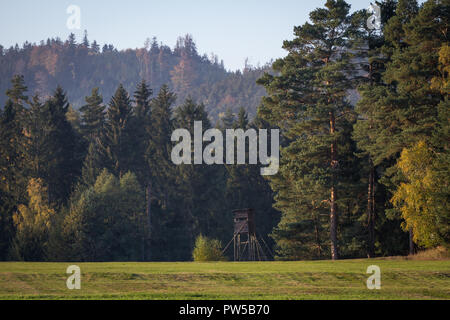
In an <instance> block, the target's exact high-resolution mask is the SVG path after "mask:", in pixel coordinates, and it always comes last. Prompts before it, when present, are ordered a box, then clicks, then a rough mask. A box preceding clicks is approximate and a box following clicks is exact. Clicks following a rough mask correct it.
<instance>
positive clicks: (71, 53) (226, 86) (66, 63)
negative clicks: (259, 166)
mask: <svg viewBox="0 0 450 320" xmlns="http://www.w3.org/2000/svg"><path fill="white" fill-rule="evenodd" d="M268 70H270V66H263V67H254V66H252V65H250V64H249V63H248V62H245V67H244V69H243V70H242V71H241V70H238V71H236V72H231V71H226V70H225V67H224V65H223V61H219V58H218V57H217V55H215V54H213V53H211V54H210V55H209V56H208V55H206V54H203V55H200V54H199V53H198V51H197V46H196V44H195V42H194V39H193V38H192V36H191V35H189V34H187V35H185V36H183V37H179V38H178V39H177V43H176V45H175V47H174V48H173V49H172V48H170V47H169V46H167V45H164V44H163V43H158V41H157V39H156V37H153V38H152V39H151V40H150V39H147V40H146V41H145V43H144V47H143V48H139V49H127V50H121V51H119V50H117V49H116V48H115V47H114V46H113V45H111V44H105V45H103V46H102V48H100V45H99V44H98V43H97V41H95V40H94V41H92V43H91V42H90V41H89V39H88V34H87V31H86V30H85V35H84V38H83V39H82V41H81V42H80V43H77V40H76V38H75V35H74V34H73V33H71V34H70V35H69V38H68V39H67V40H66V41H62V40H61V39H59V38H52V39H50V38H49V39H47V40H46V41H41V42H40V43H39V44H32V43H29V42H25V43H24V44H23V45H22V46H21V47H20V46H19V45H16V46H12V47H10V48H8V49H4V48H3V47H2V46H1V45H0V75H1V76H0V92H2V93H4V92H5V91H6V90H7V89H8V87H9V85H10V79H11V78H12V77H13V76H14V75H16V74H20V75H23V76H24V77H25V79H26V80H27V84H28V87H29V88H28V89H29V92H31V94H35V93H39V95H40V96H42V97H48V96H50V95H51V94H52V91H53V90H54V89H55V87H56V86H58V85H60V86H62V87H63V88H64V89H65V90H67V97H68V99H69V101H70V104H71V105H72V106H73V107H74V108H75V109H79V108H80V107H81V106H83V105H84V103H85V101H84V97H85V96H87V95H88V94H90V92H91V90H92V88H95V87H98V88H99V89H100V91H101V92H102V94H103V95H104V96H105V97H111V96H112V95H113V94H114V92H115V89H116V88H117V86H118V84H119V83H121V84H122V85H123V86H124V88H125V89H126V90H127V91H132V90H134V89H135V88H136V86H137V85H138V84H139V83H140V81H141V80H145V81H146V82H147V83H148V84H149V86H150V88H151V89H153V90H157V89H159V88H160V87H161V86H162V85H163V84H167V85H168V86H169V88H170V89H171V90H173V92H174V93H176V95H177V98H178V102H180V103H182V102H183V101H184V100H185V99H186V98H187V97H189V96H190V97H192V98H194V99H196V100H201V101H202V102H203V103H204V104H205V107H206V111H208V114H209V116H210V117H211V119H214V121H215V120H217V119H218V118H219V115H223V113H224V112H225V111H226V110H227V109H231V110H232V111H233V112H234V113H237V112H239V108H240V107H245V108H246V110H247V112H248V113H249V114H250V115H251V116H252V117H253V116H255V114H256V109H257V107H258V104H259V101H260V99H261V97H262V96H263V95H264V94H265V91H264V88H263V87H262V86H258V85H257V84H256V80H257V79H258V78H259V77H261V76H262V75H263V73H264V71H268ZM5 102H6V96H4V95H1V96H0V105H2V106H3V105H4V103H5Z"/></svg>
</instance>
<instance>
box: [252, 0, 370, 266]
mask: <svg viewBox="0 0 450 320" xmlns="http://www.w3.org/2000/svg"><path fill="white" fill-rule="evenodd" d="M349 9H350V6H349V5H348V4H347V3H346V2H345V1H343V0H335V1H334V0H329V1H327V2H326V4H325V8H320V9H316V10H314V11H313V12H311V14H310V20H311V22H312V23H309V22H307V23H305V24H304V25H303V26H300V27H295V29H294V33H295V36H296V38H295V39H294V40H292V41H285V42H284V46H283V47H284V49H286V50H287V51H288V52H289V53H288V56H287V57H286V58H284V59H279V60H277V61H276V62H275V63H274V64H273V68H274V69H275V71H278V72H280V75H279V76H276V75H275V76H272V75H269V74H266V75H265V76H264V77H263V78H262V79H260V80H259V83H260V84H263V85H264V86H265V87H266V89H267V91H268V92H269V97H267V98H264V99H263V103H262V106H261V107H260V110H259V114H260V115H261V117H262V118H263V119H265V120H267V121H268V122H269V123H271V124H273V125H276V126H279V127H281V128H282V129H283V130H282V134H283V135H284V137H285V138H286V140H287V142H286V146H285V147H284V148H282V151H281V168H280V172H279V173H278V174H277V175H275V176H274V177H272V188H273V190H274V191H275V192H277V193H278V195H277V198H276V201H277V203H276V208H278V209H279V210H281V211H282V213H283V216H282V220H281V222H280V224H279V226H278V229H277V230H275V234H274V236H275V238H276V240H277V243H278V245H279V246H280V248H281V250H280V254H281V255H284V256H287V257H290V258H298V257H301V256H302V255H304V254H309V255H312V256H316V257H317V256H322V255H323V252H324V248H325V243H324V241H323V231H322V230H323V229H324V228H328V229H329V235H330V249H331V257H332V259H338V257H339V253H338V211H337V210H338V208H337V205H338V202H339V199H338V195H339V193H341V194H345V192H346V185H347V184H348V183H347V182H346V180H347V179H346V177H345V176H344V174H343V173H344V172H346V170H345V167H346V166H349V165H351V161H350V162H349V161H348V160H347V153H348V152H351V150H349V149H348V145H349V142H348V139H349V137H348V136H346V134H348V130H347V128H348V127H349V125H351V122H352V119H353V118H354V117H353V112H352V106H351V105H350V103H349V102H348V101H347V99H346V98H347V94H348V93H347V92H348V90H349V89H351V88H352V86H353V85H352V79H351V72H352V64H353V63H354V62H352V61H351V60H350V58H351V56H352V54H351V53H350V49H352V46H353V40H354V39H355V38H356V36H357V30H358V27H359V25H360V23H361V21H360V20H358V19H357V16H355V17H352V16H350V15H349ZM339 148H341V150H339ZM339 188H341V189H340V190H339ZM327 208H328V210H329V224H328V226H327V224H326V223H324V221H322V220H323V218H322V217H323V214H324V212H325V210H326V209H327ZM313 230H314V231H313ZM313 239H314V240H313ZM311 243H313V245H312V246H311V249H308V248H306V244H308V245H310V244H311ZM301 247H303V248H301ZM313 247H315V253H314V251H313V249H312V248H313ZM305 249H306V251H307V252H309V253H305V252H301V251H305ZM296 252H297V253H296Z"/></svg>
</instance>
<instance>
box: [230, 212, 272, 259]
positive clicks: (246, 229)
mask: <svg viewBox="0 0 450 320" xmlns="http://www.w3.org/2000/svg"><path fill="white" fill-rule="evenodd" d="M232 213H233V221H234V233H233V239H231V241H230V242H229V243H228V245H227V246H226V247H225V249H224V250H223V251H224V252H225V251H226V250H227V249H228V247H229V245H230V244H231V242H233V247H234V250H233V251H234V261H242V260H247V261H261V260H267V256H266V254H265V253H264V250H263V248H262V247H261V245H260V243H259V241H258V238H257V237H256V228H255V212H254V211H253V209H238V210H233V211H232ZM262 241H263V243H264V245H265V246H266V247H267V245H266V243H265V242H264V239H262ZM267 250H268V252H269V253H270V250H269V248H268V247H267Z"/></svg>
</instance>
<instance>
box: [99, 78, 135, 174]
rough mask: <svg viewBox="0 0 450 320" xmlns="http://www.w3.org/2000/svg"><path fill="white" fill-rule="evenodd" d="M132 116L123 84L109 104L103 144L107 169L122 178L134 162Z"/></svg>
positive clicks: (129, 101)
mask: <svg viewBox="0 0 450 320" xmlns="http://www.w3.org/2000/svg"><path fill="white" fill-rule="evenodd" d="M132 115H133V109H132V106H131V100H130V97H129V95H128V92H127V91H126V90H125V88H124V87H123V86H122V84H121V85H119V87H118V88H117V90H116V92H115V94H114V96H113V97H112V98H111V102H110V103H109V108H108V111H107V113H106V124H105V134H104V135H103V137H102V142H101V147H102V150H103V151H104V152H105V156H106V161H107V163H106V168H108V169H109V170H111V172H112V173H113V174H115V175H117V176H120V177H121V176H122V175H123V174H125V173H126V172H127V171H129V170H130V169H131V164H132V161H133V159H132V155H133V154H132V153H133V144H134V141H133V138H132V136H131V124H132Z"/></svg>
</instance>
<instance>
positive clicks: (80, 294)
mask: <svg viewBox="0 0 450 320" xmlns="http://www.w3.org/2000/svg"><path fill="white" fill-rule="evenodd" d="M72 264H75V265H78V266H79V267H80V269H81V289H79V290H76V289H75V290H69V289H67V286H66V280H67V278H68V276H69V275H68V274H66V268H67V267H68V266H69V265H72ZM369 265H377V266H379V267H380V269H381V289H380V290H369V289H368V288H367V286H366V281H367V278H368V277H369V276H370V274H366V270H367V267H368V266H369ZM0 299H238V300H239V299H250V300H259V299H450V260H448V259H446V260H439V261H424V260H408V259H370V260H369V259H357V260H342V261H296V262H287V261H272V262H218V263H214V262H205V263H196V262H105V263H99V262H97V263H73V262H70V263H69V262H67V263H65V262H57V263H40V262H36V263H34V262H1V263H0Z"/></svg>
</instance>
